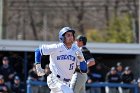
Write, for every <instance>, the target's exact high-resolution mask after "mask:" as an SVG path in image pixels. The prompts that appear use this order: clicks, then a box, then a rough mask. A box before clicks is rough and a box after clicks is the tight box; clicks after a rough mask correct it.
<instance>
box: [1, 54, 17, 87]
mask: <svg viewBox="0 0 140 93" xmlns="http://www.w3.org/2000/svg"><path fill="white" fill-rule="evenodd" d="M2 63H3V64H2V66H1V67H0V74H2V75H3V76H4V80H5V83H6V84H7V85H8V87H9V88H10V87H11V81H12V80H13V77H14V75H15V74H16V72H15V71H14V70H13V68H12V67H11V66H10V65H9V59H8V57H3V60H2Z"/></svg>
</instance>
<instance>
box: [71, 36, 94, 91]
mask: <svg viewBox="0 0 140 93" xmlns="http://www.w3.org/2000/svg"><path fill="white" fill-rule="evenodd" d="M76 42H77V45H78V46H79V47H80V49H81V50H82V52H83V55H84V58H85V60H86V62H87V65H88V67H90V66H93V65H95V60H94V58H93V57H92V54H91V53H90V51H89V50H88V49H87V48H86V42H87V38H86V37H85V36H82V35H79V36H77V38H76ZM86 81H87V74H86V73H81V71H80V70H79V69H78V68H77V69H76V71H75V73H74V74H73V77H72V80H71V84H70V85H71V86H70V87H71V88H72V89H73V91H74V93H86V89H85V83H86Z"/></svg>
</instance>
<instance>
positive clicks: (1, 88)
mask: <svg viewBox="0 0 140 93" xmlns="http://www.w3.org/2000/svg"><path fill="white" fill-rule="evenodd" d="M0 93H8V87H7V86H6V84H5V82H4V77H3V75H0Z"/></svg>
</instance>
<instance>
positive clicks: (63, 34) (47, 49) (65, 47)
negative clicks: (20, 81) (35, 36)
mask: <svg viewBox="0 0 140 93" xmlns="http://www.w3.org/2000/svg"><path fill="white" fill-rule="evenodd" d="M74 34H75V31H74V30H73V29H71V28H70V27H64V28H62V29H61V30H60V32H59V40H60V43H58V44H51V45H46V44H44V45H41V46H40V47H39V48H38V49H36V51H35V64H36V70H37V74H38V76H42V75H44V74H45V73H44V69H42V68H41V56H42V55H50V64H49V67H50V71H51V74H49V75H48V77H47V84H48V87H49V88H50V89H51V93H74V92H73V90H72V89H71V88H70V87H69V84H70V80H71V78H72V75H73V73H74V71H75V68H76V65H79V68H80V71H81V72H82V73H86V72H87V64H86V61H85V59H84V56H83V54H82V52H81V50H80V49H79V47H78V46H77V45H76V44H75V43H74V40H75V37H74Z"/></svg>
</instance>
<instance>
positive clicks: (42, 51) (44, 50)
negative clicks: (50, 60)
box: [35, 44, 57, 76]
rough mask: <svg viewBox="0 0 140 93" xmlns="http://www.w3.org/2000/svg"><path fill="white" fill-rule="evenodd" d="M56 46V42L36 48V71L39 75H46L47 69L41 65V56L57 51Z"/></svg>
mask: <svg viewBox="0 0 140 93" xmlns="http://www.w3.org/2000/svg"><path fill="white" fill-rule="evenodd" d="M56 48H57V45H56V44H51V45H46V44H43V45H41V46H40V47H39V48H37V49H36V50H35V64H36V71H37V75H38V76H43V75H45V71H44V69H42V67H41V56H42V55H51V54H52V53H53V52H55V51H56Z"/></svg>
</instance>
